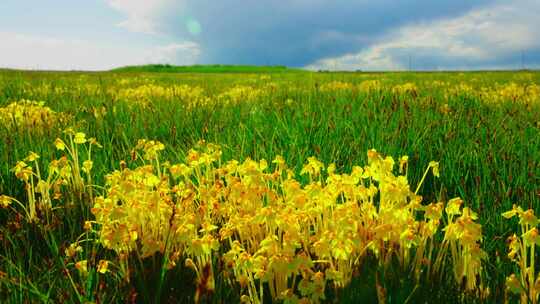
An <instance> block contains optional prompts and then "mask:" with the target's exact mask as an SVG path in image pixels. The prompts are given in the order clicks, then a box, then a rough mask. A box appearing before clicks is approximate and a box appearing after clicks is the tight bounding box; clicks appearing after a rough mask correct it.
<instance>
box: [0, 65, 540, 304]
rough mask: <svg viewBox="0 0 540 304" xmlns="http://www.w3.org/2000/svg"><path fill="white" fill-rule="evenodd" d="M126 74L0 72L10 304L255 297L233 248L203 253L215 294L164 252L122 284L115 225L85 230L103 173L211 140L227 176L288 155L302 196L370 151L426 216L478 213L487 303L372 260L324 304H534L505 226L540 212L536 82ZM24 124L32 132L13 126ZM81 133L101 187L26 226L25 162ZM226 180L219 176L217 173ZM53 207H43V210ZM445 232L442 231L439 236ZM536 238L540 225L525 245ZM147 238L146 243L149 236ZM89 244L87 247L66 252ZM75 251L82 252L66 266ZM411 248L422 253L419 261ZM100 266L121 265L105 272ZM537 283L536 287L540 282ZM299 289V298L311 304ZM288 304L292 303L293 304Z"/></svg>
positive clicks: (69, 187)
mask: <svg viewBox="0 0 540 304" xmlns="http://www.w3.org/2000/svg"><path fill="white" fill-rule="evenodd" d="M158 70H161V69H158ZM218 70H219V69H218ZM127 71H129V72H130V73H122V72H120V71H112V72H103V73H82V72H81V73H79V72H77V73H63V72H58V73H42V72H19V71H3V72H1V73H0V108H1V109H3V110H4V113H10V114H6V115H4V116H1V113H2V112H0V119H2V117H4V120H3V121H2V125H1V126H0V194H2V195H5V196H6V197H8V196H9V197H10V198H11V197H12V198H15V199H17V200H18V201H19V202H20V203H21V204H20V205H21V206H19V205H18V204H17V203H15V202H14V201H10V203H8V202H7V200H6V201H5V207H6V208H4V209H0V242H2V246H1V247H0V301H1V302H3V303H25V302H52V303H57V302H61V301H62V302H68V303H71V302H73V303H77V302H96V303H111V302H129V301H131V300H133V301H135V302H171V303H176V302H185V303H190V302H193V301H194V299H195V297H196V294H197V293H199V296H201V298H200V299H199V300H201V301H203V302H211V303H221V302H238V301H240V300H246V299H245V298H242V299H241V298H240V297H241V295H242V294H245V290H246V289H245V288H242V287H243V286H242V284H240V283H239V282H236V281H235V280H232V281H231V280H230V279H229V278H228V277H226V275H225V274H226V273H227V272H226V271H224V270H223V269H224V268H226V266H224V264H223V261H221V257H222V256H223V255H224V254H225V253H226V252H227V251H228V250H229V249H230V248H229V247H226V248H224V247H223V248H221V249H219V250H214V251H212V252H211V253H210V254H208V255H207V256H208V258H209V259H211V260H212V261H213V262H212V263H210V265H212V266H211V267H213V269H212V271H211V273H213V276H212V280H214V281H215V283H214V284H213V286H212V288H211V289H212V291H209V290H206V289H204V288H203V287H204V286H207V285H204V284H202V282H201V278H202V279H204V278H206V279H208V276H201V277H199V276H197V275H196V274H195V272H194V271H193V267H191V268H190V265H187V266H186V263H185V261H184V260H185V259H186V257H183V256H182V257H180V258H179V261H178V262H177V263H176V264H177V265H176V266H174V267H170V268H169V267H165V266H164V265H166V264H167V263H168V262H169V260H170V257H168V256H167V250H157V252H156V253H155V254H152V255H149V256H144V255H141V254H140V253H137V252H136V253H133V252H131V253H130V254H133V255H134V256H133V257H132V258H131V260H130V261H131V262H130V263H128V264H126V265H127V266H126V267H127V268H129V269H130V270H129V271H126V269H123V270H122V271H121V270H120V268H121V267H120V265H122V262H121V259H122V258H121V257H119V254H118V252H119V251H118V250H115V249H114V248H107V246H106V245H105V244H104V243H103V239H100V233H103V232H100V227H102V226H105V224H104V223H101V222H99V221H98V223H96V224H95V225H93V226H92V229H91V231H89V229H88V226H87V227H86V228H85V222H86V221H95V220H96V215H95V212H94V211H92V208H94V207H95V203H96V201H95V200H96V197H99V196H106V195H108V194H107V193H108V190H110V189H108V184H107V180H110V179H108V178H107V175H108V174H109V173H111V172H113V171H114V170H121V169H122V168H125V167H126V166H127V167H128V168H131V169H133V170H135V168H137V166H139V165H141V164H142V162H141V160H140V159H136V158H137V157H135V156H136V155H135V152H134V148H135V147H136V146H137V145H138V140H139V139H151V140H156V141H159V142H161V143H163V145H164V150H163V151H161V149H160V148H156V149H157V150H159V159H160V160H162V161H164V160H167V161H169V162H170V163H171V164H175V163H181V162H183V161H184V160H185V159H186V157H187V158H188V159H189V157H190V155H191V154H190V152H189V151H190V149H191V148H193V147H196V146H198V145H199V146H200V141H201V140H204V141H206V142H207V143H214V144H217V145H219V146H220V149H221V153H222V154H221V158H220V159H221V160H220V161H219V163H221V162H222V163H225V162H227V161H229V160H238V161H239V162H240V163H242V162H244V161H245V160H247V159H253V160H257V161H259V160H262V159H265V160H267V161H268V163H269V164H270V166H274V165H273V164H271V161H272V160H274V159H276V156H278V155H281V156H282V157H283V161H284V163H286V164H287V165H288V167H289V168H290V169H291V172H292V173H293V174H294V175H295V176H296V179H297V180H298V181H299V183H300V184H303V185H306V184H313V183H315V184H316V181H315V180H312V177H311V176H309V177H308V176H306V175H302V174H300V173H301V171H302V170H303V169H304V168H305V164H306V162H307V160H308V158H309V157H311V156H315V157H316V158H317V159H318V160H319V161H320V162H322V163H324V164H326V165H329V164H331V163H333V164H335V167H336V171H338V172H353V171H354V166H364V165H366V164H368V163H371V164H373V159H372V158H371V159H370V158H369V157H368V154H367V153H366V152H367V151H368V150H370V149H375V150H376V151H378V152H379V153H381V155H388V156H393V157H394V158H395V159H396V160H397V159H398V158H399V157H400V156H402V155H407V156H408V157H409V158H408V161H407V173H406V178H407V180H408V183H409V184H410V185H411V187H412V189H413V190H414V189H415V188H416V185H418V184H420V183H421V184H422V187H421V188H420V190H419V192H418V194H419V195H421V196H422V198H423V204H425V205H428V204H430V203H436V202H444V203H446V202H448V201H449V200H450V199H452V198H454V197H460V198H461V199H462V200H463V201H464V203H463V206H465V207H468V208H470V209H472V210H474V211H476V212H477V214H478V220H477V222H478V223H479V224H481V225H482V235H483V238H482V241H481V243H480V242H479V243H478V244H479V245H480V247H481V248H482V250H483V251H485V252H486V254H487V255H486V257H485V258H483V259H482V267H481V270H480V274H479V275H478V279H480V278H481V281H482V290H480V286H476V287H475V288H472V289H471V290H468V291H467V290H465V289H467V288H465V287H464V286H465V285H466V284H467V282H470V281H472V280H476V279H477V278H471V277H467V279H466V280H463V281H461V282H457V281H456V280H453V279H452V278H453V275H452V269H453V268H452V267H455V266H452V265H449V266H447V267H445V268H444V271H441V273H440V274H439V273H438V274H437V275H436V276H434V277H429V276H428V274H427V273H428V272H427V271H425V270H422V271H419V272H418V275H417V277H415V273H414V271H411V269H409V268H406V267H405V268H404V269H401V268H400V267H392V266H388V265H389V264H392V263H394V262H393V261H390V262H385V263H381V262H380V261H381V259H380V257H378V256H377V254H365V260H363V262H362V263H361V264H359V265H355V268H354V274H351V276H352V279H351V281H350V282H347V284H345V286H337V287H336V286H335V285H336V284H335V282H336V281H338V282H339V280H338V279H335V280H334V281H333V282H332V280H328V281H325V282H326V283H324V284H325V288H324V292H323V293H324V296H325V299H324V300H321V301H323V302H324V301H329V302H333V301H336V302H359V301H362V302H377V301H383V300H384V301H387V302H389V303H403V302H405V301H408V302H409V303H419V302H431V303H439V302H448V303H455V302H501V301H503V300H504V299H510V300H511V301H518V300H519V299H520V298H521V300H522V301H523V299H525V301H526V300H527V298H526V297H525V298H523V295H521V297H520V296H519V295H517V296H511V293H510V292H508V291H507V284H506V278H507V277H508V276H509V275H510V274H512V273H516V274H517V275H518V277H520V275H519V271H522V272H523V271H530V268H529V269H528V270H523V269H521V267H520V266H519V264H516V263H514V262H513V261H512V260H511V259H510V258H509V257H508V256H507V253H508V250H509V249H508V246H507V242H506V240H507V238H508V237H510V236H511V235H512V234H513V233H514V232H515V233H517V234H518V236H519V235H520V234H519V233H518V232H519V228H520V225H519V224H518V223H517V221H515V220H508V219H505V218H504V217H502V216H501V214H502V213H503V212H505V211H508V210H511V209H512V206H513V205H514V204H516V205H519V206H521V207H522V208H523V209H524V210H527V209H529V208H530V209H532V210H539V209H538V208H539V207H540V89H539V85H540V73H539V72H531V71H528V72H470V73H376V74H375V73H374V74H370V73H309V72H295V73H240V72H242V71H243V70H238V71H235V72H238V73H213V72H215V71H217V70H216V69H209V70H208V71H209V72H212V73H204V72H206V71H202V70H199V69H195V70H194V71H195V72H198V73H193V71H192V70H189V71H185V72H184V73H180V74H175V73H148V72H144V73H142V72H141V73H138V70H137V69H129V68H128V69H127ZM175 71H176V70H175ZM199 72H200V73H199ZM251 72H253V71H251ZM171 88H172V89H171ZM23 100H31V101H43V102H44V104H43V105H36V109H37V110H35V111H34V110H32V111H34V112H31V113H33V114H31V115H34V116H31V115H30V114H29V113H30V112H29V111H30V110H28V108H24V107H25V105H24V104H23V103H21V105H22V108H16V109H15V110H13V112H9V111H8V110H7V109H8V108H7V106H8V105H10V104H12V103H13V102H20V101H23ZM26 106H27V105H26ZM43 107H49V108H50V110H51V111H53V113H51V112H48V111H44V110H43ZM38 108H39V109H38ZM17 111H19V112H17ZM15 112H17V113H19V114H17V115H20V116H21V117H30V116H31V117H32V119H30V120H27V119H26V118H17V117H16V116H17V115H16V114H14V113H15ZM29 115H30V116H29ZM6 117H7V118H6ZM70 127H71V128H72V129H73V130H74V131H73V132H74V133H73V135H72V138H73V136H75V134H76V132H82V133H84V134H85V135H86V138H85V144H87V142H86V139H88V138H90V137H93V138H95V139H96V141H97V142H98V143H99V144H100V145H101V146H102V147H101V148H98V147H95V148H93V149H92V154H91V160H92V166H91V174H84V173H80V172H79V173H78V174H79V176H80V177H81V181H80V182H79V184H77V182H74V180H75V179H70V180H71V181H67V179H66V180H65V181H63V182H62V183H60V184H61V185H60V184H59V187H61V189H60V190H58V191H56V190H55V191H53V189H52V188H53V187H52V186H51V189H50V191H51V194H52V193H53V192H55V193H56V192H57V194H58V197H57V199H52V203H51V206H50V207H40V208H37V209H36V215H35V218H34V219H32V220H29V216H28V212H27V213H26V215H25V211H24V210H27V209H28V208H29V207H28V206H29V205H28V202H29V201H30V199H29V195H28V189H29V186H25V182H24V177H23V178H21V174H18V176H17V174H16V173H17V172H16V171H17V170H13V168H14V167H16V165H17V162H18V161H20V160H23V159H25V158H27V156H28V154H29V152H30V151H33V152H35V153H36V154H38V155H39V159H37V160H35V161H34V159H33V158H30V159H28V158H27V161H26V163H32V164H34V163H35V165H32V167H33V168H32V170H35V169H36V167H37V165H39V167H40V168H42V169H43V171H45V168H47V167H48V166H49V164H50V161H51V160H53V159H58V158H60V157H62V156H63V155H67V156H68V159H72V158H70V157H69V154H68V153H67V152H66V151H65V150H61V149H60V150H59V149H57V148H58V145H55V140H56V139H57V138H60V139H63V140H64V142H65V143H66V145H67V146H69V138H70V135H69V133H68V134H66V133H65V132H63V131H64V130H65V129H67V128H70ZM75 146H77V145H76V144H75ZM143 146H144V145H143ZM150 148H151V147H149V146H148V145H147V146H145V147H143V148H141V149H143V150H144V149H150ZM77 149H81V152H80V153H81V161H80V163H81V164H80V165H81V166H82V158H83V155H84V157H86V156H87V153H86V152H84V151H86V150H85V149H83V148H82V146H81V147H80V148H77ZM144 151H146V150H144ZM141 153H142V152H141ZM209 153H210V152H209ZM381 157H382V156H381ZM139 158H140V157H139ZM153 161H154V158H152V157H150V158H148V159H146V160H145V161H143V162H145V163H146V164H151V165H152V166H155V168H160V166H161V164H159V163H158V164H157V165H154V162H153ZM431 161H436V162H438V168H439V171H440V174H439V175H440V176H439V177H438V178H436V177H435V176H433V175H432V174H428V175H425V172H426V167H427V166H428V164H430V162H431ZM75 163H79V161H78V160H77V161H75V162H72V163H70V164H71V165H70V167H69V168H70V169H69V170H70V172H72V171H71V170H72V169H73V168H74V167H75ZM396 163H397V161H396ZM272 168H273V167H272ZM81 170H82V169H81ZM208 170H209V169H208ZM216 170H217V171H214V169H212V170H211V171H208V172H211V173H212V174H218V173H217V172H221V171H219V170H218V169H216ZM14 171H15V172H14ZM19 173H20V172H19ZM23 173H24V172H23ZM42 174H43V175H44V176H45V173H42ZM70 174H72V173H70ZM325 174H326V173H325ZM72 175H75V174H72ZM89 177H91V180H88V178H89ZM31 179H32V178H31ZM43 179H45V178H43ZM27 181H28V179H27ZM36 182H37V180H36ZM186 182H187V181H186ZM26 184H28V183H26ZM196 184H197V185H201V184H203V182H202V181H201V180H198V181H197V182H196ZM77 185H79V186H80V187H79V186H77ZM81 185H82V186H81ZM47 191H48V190H47ZM280 191H285V190H283V189H282V188H279V191H277V192H278V193H279V192H280ZM41 193H43V191H42V192H41ZM407 195H409V194H407ZM411 195H412V194H411ZM43 197H44V195H43V194H38V195H37V199H36V201H38V202H39V199H40V198H43ZM8 204H9V207H8ZM25 208H26V209H25ZM520 216H521V215H520ZM413 218H423V216H420V215H414V216H413ZM413 220H414V219H413ZM418 220H419V221H420V219H418ZM218 222H219V223H218ZM218 222H213V223H214V224H216V223H217V224H216V227H217V229H221V228H223V226H221V225H222V224H223V222H222V221H221V220H220V221H218ZM446 224H448V223H447V222H445V220H441V225H446ZM533 224H534V225H533ZM533 226H536V222H534V221H533V222H532V224H531V226H530V227H529V226H528V227H527V228H528V229H527V231H529V230H530V229H532V227H533ZM94 230H95V231H94ZM138 238H139V240H141V239H143V236H141V235H140V231H139V236H138ZM444 239H445V237H444V232H442V231H441V232H439V233H438V234H437V235H435V236H434V237H433V238H432V239H431V242H434V243H437V244H443V243H444ZM78 240H79V241H80V240H85V241H84V242H81V243H80V246H79V245H76V246H75V247H70V245H71V244H74V243H76V241H78ZM133 241H137V240H133ZM539 243H540V242H539ZM220 246H228V245H220ZM79 247H80V249H79ZM532 247H533V248H534V247H535V245H534V243H533V246H532ZM70 248H71V249H73V250H75V251H76V252H72V253H73V254H68V253H70V252H69V250H68V251H66V250H67V249H70ZM414 248H416V247H414ZM414 248H413V249H411V250H412V251H414V252H417V250H416V249H414ZM527 248H528V247H527ZM436 251H437V249H436ZM535 256H536V253H535V252H534V250H533V251H532V258H531V257H530V256H529V258H531V261H532V263H530V264H532V265H536V269H538V267H539V266H538V259H537V258H536V259H535ZM363 257H364V256H363ZM193 259H194V260H195V258H193ZM390 260H392V259H390ZM78 261H86V262H85V263H87V264H84V265H82V264H81V263H78V264H77V262H78ZM99 261H110V263H111V265H116V266H115V267H113V266H110V269H108V270H107V269H106V271H107V273H105V274H101V273H100V270H103V269H102V268H100V267H99V265H98V264H99ZM195 263H197V261H195ZM426 263H427V264H429V263H431V261H428V262H426ZM188 264H189V263H188ZM398 264H399V263H398ZM197 265H198V264H197ZM83 266H84V267H83ZM102 266H103V265H102ZM198 266H204V263H203V264H201V265H198ZM351 267H352V266H351ZM195 268H196V267H195ZM92 269H93V270H92ZM317 269H318V268H317ZM454 269H455V268H454ZM199 271H202V269H201V268H199ZM532 272H533V273H534V267H533V269H532ZM297 276H300V275H299V274H298V275H297ZM534 277H535V278H533V280H532V281H535V280H536V273H534ZM291 280H292V279H290V280H289V285H291V284H292V285H293V286H292V287H291V288H292V289H293V290H296V291H295V293H297V294H298V295H299V297H301V296H300V293H299V292H298V290H297V289H298V288H299V287H298V286H296V285H295V283H291ZM230 282H232V283H230ZM293 282H294V281H293ZM314 282H315V281H314ZM205 284H206V283H205ZM313 284H315V283H313ZM203 285H204V286H203ZM337 285H339V284H337ZM261 286H262V287H261V288H262V289H265V288H266V289H265V290H267V289H268V288H269V286H267V285H264V284H262V283H261ZM207 287H208V286H207ZM289 287H290V286H289ZM334 287H335V288H334ZM524 287H525V289H526V290H527V291H526V293H527V295H528V296H529V300H531V301H533V302H535V301H536V300H533V299H532V298H533V297H534V295H535V293H531V291H530V290H531V289H534V288H533V287H532V285H531V286H524ZM207 289H210V288H207ZM518 293H519V292H518ZM264 294H265V296H261V297H260V299H264V301H265V302H271V301H272V297H270V294H269V293H268V291H267V292H266V293H264ZM297 300H298V299H297ZM251 301H253V299H251ZM290 301H292V302H290V303H294V299H292V298H291V299H290ZM312 301H314V302H317V301H319V299H315V300H313V299H312Z"/></svg>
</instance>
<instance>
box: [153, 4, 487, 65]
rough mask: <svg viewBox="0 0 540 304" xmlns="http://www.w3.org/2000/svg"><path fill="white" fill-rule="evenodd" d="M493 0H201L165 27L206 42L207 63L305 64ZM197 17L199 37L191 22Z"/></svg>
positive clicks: (168, 18) (169, 16)
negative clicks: (393, 31)
mask: <svg viewBox="0 0 540 304" xmlns="http://www.w3.org/2000/svg"><path fill="white" fill-rule="evenodd" d="M492 2H493V1H467V0H458V1H432V0H421V1H412V0H407V1H395V0H382V1H353V0H337V1H321V0H309V1H306V0H296V1H294V0H293V1H277V0H259V1H246V0H223V1H211V0H198V1H190V2H187V3H183V4H182V7H181V8H180V7H177V8H175V7H171V8H170V9H169V11H168V12H167V13H166V15H165V16H161V18H162V19H161V22H162V29H163V30H164V31H165V32H166V33H169V34H172V35H175V36H177V37H179V38H184V39H191V40H193V41H195V42H197V43H199V44H200V45H201V50H202V53H201V57H200V61H201V62H202V63H213V62H215V63H237V64H238V63H244V64H285V65H289V66H305V65H308V64H310V63H312V62H315V61H316V60H318V59H321V58H327V57H337V56H340V55H343V54H347V53H352V52H357V51H360V50H362V49H363V48H365V47H367V46H369V45H370V44H372V43H373V42H374V41H375V40H376V39H377V38H378V37H379V36H380V35H382V34H384V33H385V32H387V31H389V30H392V29H395V28H399V27H400V26H402V25H406V24H409V23H416V22H429V21H432V20H437V19H440V18H451V17H454V16H459V15H461V14H464V13H466V12H468V11H470V10H472V9H475V8H478V7H482V6H483V5H486V4H488V3H492ZM194 21H195V22H198V23H199V24H200V28H201V31H200V33H198V35H192V34H191V33H190V32H189V31H188V27H187V26H186V24H187V23H190V22H191V23H192V22H194Z"/></svg>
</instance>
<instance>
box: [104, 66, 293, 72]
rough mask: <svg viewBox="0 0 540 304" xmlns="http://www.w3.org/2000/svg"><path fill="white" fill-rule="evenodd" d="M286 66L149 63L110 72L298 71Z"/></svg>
mask: <svg viewBox="0 0 540 304" xmlns="http://www.w3.org/2000/svg"><path fill="white" fill-rule="evenodd" d="M300 71H302V70H301V69H296V68H294V69H291V68H288V67H286V66H254V65H220V64H215V65H191V66H175V65H169V64H149V65H138V66H126V67H120V68H116V69H112V70H111V72H151V73H156V72H157V73H282V72H300Z"/></svg>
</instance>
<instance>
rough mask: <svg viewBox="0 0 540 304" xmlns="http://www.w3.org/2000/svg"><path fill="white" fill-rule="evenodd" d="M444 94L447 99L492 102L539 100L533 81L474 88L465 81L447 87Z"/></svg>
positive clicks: (539, 89) (539, 91)
mask: <svg viewBox="0 0 540 304" xmlns="http://www.w3.org/2000/svg"><path fill="white" fill-rule="evenodd" d="M445 96H446V98H447V99H448V97H449V96H463V97H468V98H480V99H481V100H482V101H484V102H488V103H494V104H497V103H501V102H507V101H511V102H520V103H525V104H531V103H537V102H539V101H540V86H539V85H537V84H533V83H528V84H517V83H515V82H511V83H508V84H500V85H497V86H495V87H479V88H475V87H473V86H472V85H470V84H467V83H459V84H458V85H455V86H452V87H449V88H448V89H447V90H446V92H445Z"/></svg>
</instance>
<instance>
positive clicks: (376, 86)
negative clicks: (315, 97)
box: [320, 80, 383, 93]
mask: <svg viewBox="0 0 540 304" xmlns="http://www.w3.org/2000/svg"><path fill="white" fill-rule="evenodd" d="M382 88H383V86H382V83H381V81H380V80H364V81H362V82H361V83H360V84H358V85H355V84H352V83H350V82H342V81H331V82H327V83H323V84H322V85H321V87H320V90H321V91H322V92H336V91H337V92H339V91H359V92H362V93H372V92H377V91H380V90H381V89H382Z"/></svg>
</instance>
